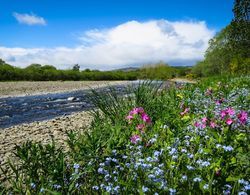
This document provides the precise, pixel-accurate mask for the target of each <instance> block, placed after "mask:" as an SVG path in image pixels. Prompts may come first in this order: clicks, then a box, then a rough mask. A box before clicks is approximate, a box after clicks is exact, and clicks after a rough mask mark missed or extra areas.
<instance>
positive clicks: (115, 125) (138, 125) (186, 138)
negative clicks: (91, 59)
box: [0, 77, 250, 194]
mask: <svg viewBox="0 0 250 195" xmlns="http://www.w3.org/2000/svg"><path fill="white" fill-rule="evenodd" d="M249 92H250V77H240V78H220V79H219V80H218V78H209V79H204V80H202V81H201V82H200V83H198V84H194V85H190V84H186V85H181V86H177V87H172V88H168V89H166V88H164V85H159V83H158V82H146V83H141V84H140V85H139V86H138V87H131V88H129V89H128V91H126V93H127V95H126V96H121V95H120V94H117V93H116V91H114V90H113V89H112V88H110V89H109V91H107V92H106V93H105V94H100V93H99V92H98V91H93V97H91V99H92V101H93V103H94V104H95V106H97V108H98V109H96V110H94V111H93V116H94V120H93V122H92V125H91V128H90V129H89V130H86V131H84V132H81V133H75V132H69V133H68V137H69V138H68V147H69V150H68V151H64V152H63V151H62V150H61V149H56V147H55V146H54V144H53V143H52V144H50V145H46V146H42V145H41V144H36V143H30V142H28V143H26V144H24V145H23V146H22V147H19V148H17V153H16V155H17V157H18V158H19V161H18V163H17V164H13V163H9V166H10V168H11V169H12V171H14V173H15V174H14V175H12V176H11V175H10V176H8V175H6V178H7V179H8V181H9V185H6V187H4V188H3V190H5V191H6V192H9V193H10V192H14V193H39V192H40V193H41V194H42V193H47V194H56V193H62V194H67V193H69V194H72V193H73V194H101V193H109V194H155V193H157V194H176V193H177V194H187V193H189V194H237V193H239V194H247V193H249V190H250V185H249V177H250V169H249V165H250V164H249V162H250V159H249V157H250V155H249V151H250V146H249V141H250V135H249V130H250V129H249V124H250V119H249V114H250V113H249V112H250V110H249V105H250V93H249ZM17 165H18V166H19V169H17V168H15V166H17ZM45 165H47V166H45ZM48 165H49V166H48ZM8 186H9V187H8ZM0 189H1V188H0ZM1 190H2V189H1Z"/></svg>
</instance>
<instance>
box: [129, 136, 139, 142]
mask: <svg viewBox="0 0 250 195" xmlns="http://www.w3.org/2000/svg"><path fill="white" fill-rule="evenodd" d="M130 141H131V142H132V143H133V144H137V143H138V142H139V141H141V137H140V136H139V135H133V136H132V137H130Z"/></svg>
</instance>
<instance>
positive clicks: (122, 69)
mask: <svg viewBox="0 0 250 195" xmlns="http://www.w3.org/2000/svg"><path fill="white" fill-rule="evenodd" d="M136 70H139V68H136V67H127V68H120V69H115V70H113V71H122V72H129V71H136Z"/></svg>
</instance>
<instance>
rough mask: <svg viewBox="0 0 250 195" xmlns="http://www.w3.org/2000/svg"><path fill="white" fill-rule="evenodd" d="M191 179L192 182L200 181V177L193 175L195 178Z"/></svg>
mask: <svg viewBox="0 0 250 195" xmlns="http://www.w3.org/2000/svg"><path fill="white" fill-rule="evenodd" d="M193 181H194V182H201V178H200V177H195V178H194V179H193Z"/></svg>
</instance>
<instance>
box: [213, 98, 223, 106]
mask: <svg viewBox="0 0 250 195" xmlns="http://www.w3.org/2000/svg"><path fill="white" fill-rule="evenodd" d="M223 102H224V98H221V99H219V100H216V101H215V103H216V105H220V104H222V103H223Z"/></svg>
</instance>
